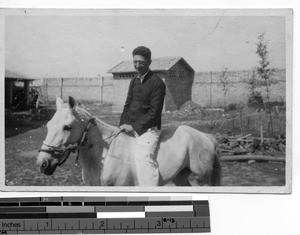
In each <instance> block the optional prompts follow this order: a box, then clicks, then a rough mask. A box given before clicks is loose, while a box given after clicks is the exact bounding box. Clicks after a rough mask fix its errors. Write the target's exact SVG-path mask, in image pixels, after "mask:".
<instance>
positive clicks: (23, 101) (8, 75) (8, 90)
mask: <svg viewBox="0 0 300 235" xmlns="http://www.w3.org/2000/svg"><path fill="white" fill-rule="evenodd" d="M33 80H34V79H32V78H28V77H25V76H23V75H20V74H17V73H14V72H11V71H7V70H5V109H6V110H10V111H22V110H25V109H26V108H27V105H28V101H29V84H30V82H32V81H33Z"/></svg>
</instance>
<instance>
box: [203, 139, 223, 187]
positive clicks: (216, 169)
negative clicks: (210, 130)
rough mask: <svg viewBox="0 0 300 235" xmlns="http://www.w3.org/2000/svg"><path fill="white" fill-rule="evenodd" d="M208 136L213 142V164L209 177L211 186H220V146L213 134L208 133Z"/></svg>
mask: <svg viewBox="0 0 300 235" xmlns="http://www.w3.org/2000/svg"><path fill="white" fill-rule="evenodd" d="M207 136H208V138H209V139H210V140H211V142H213V144H214V146H215V149H214V158H215V159H214V164H213V172H212V177H211V183H212V185H213V186H220V185H221V176H222V168H221V163H220V157H219V156H220V154H219V153H220V147H219V143H218V141H217V139H216V138H215V137H214V136H213V135H210V134H208V135H207Z"/></svg>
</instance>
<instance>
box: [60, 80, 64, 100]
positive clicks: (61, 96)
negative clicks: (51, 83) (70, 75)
mask: <svg viewBox="0 0 300 235" xmlns="http://www.w3.org/2000/svg"><path fill="white" fill-rule="evenodd" d="M63 84H64V79H63V78H62V79H61V83H60V98H61V99H63Z"/></svg>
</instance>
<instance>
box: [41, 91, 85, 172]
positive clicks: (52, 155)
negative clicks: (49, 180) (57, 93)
mask: <svg viewBox="0 0 300 235" xmlns="http://www.w3.org/2000/svg"><path fill="white" fill-rule="evenodd" d="M74 105H75V100H74V99H73V98H72V97H69V101H68V103H63V101H62V99H60V98H57V99H56V112H55V114H54V116H53V117H52V119H51V120H50V121H49V122H48V123H47V130H48V132H47V136H46V139H45V140H44V142H43V145H42V148H41V149H40V150H39V155H38V157H37V165H38V166H39V168H40V170H41V172H42V173H44V174H46V175H52V174H53V173H54V171H55V169H56V167H57V166H58V165H61V164H62V163H63V162H64V161H65V160H66V159H67V157H68V156H69V155H70V153H71V152H72V151H74V150H76V149H77V147H78V143H79V142H80V140H81V139H82V135H83V133H84V129H85V126H84V123H83V120H82V119H81V118H80V117H79V116H78V114H77V112H76V111H75V109H74Z"/></svg>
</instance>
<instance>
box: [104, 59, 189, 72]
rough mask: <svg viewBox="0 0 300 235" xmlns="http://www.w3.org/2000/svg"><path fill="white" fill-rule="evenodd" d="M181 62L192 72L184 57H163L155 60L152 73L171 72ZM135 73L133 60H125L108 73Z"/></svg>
mask: <svg viewBox="0 0 300 235" xmlns="http://www.w3.org/2000/svg"><path fill="white" fill-rule="evenodd" d="M180 60H182V61H183V63H184V64H186V66H187V67H188V68H189V69H190V70H192V71H194V70H193V68H192V67H191V66H190V65H189V64H188V63H187V62H186V61H185V60H184V59H183V58H182V57H161V58H153V59H152V63H151V65H150V69H151V70H152V71H165V70H169V69H170V68H171V67H172V66H173V65H175V64H176V63H177V62H179V61H180ZM132 72H135V69H134V67H133V61H132V60H125V61H122V62H121V63H119V64H117V65H116V66H115V67H113V68H111V69H110V70H108V73H132Z"/></svg>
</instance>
